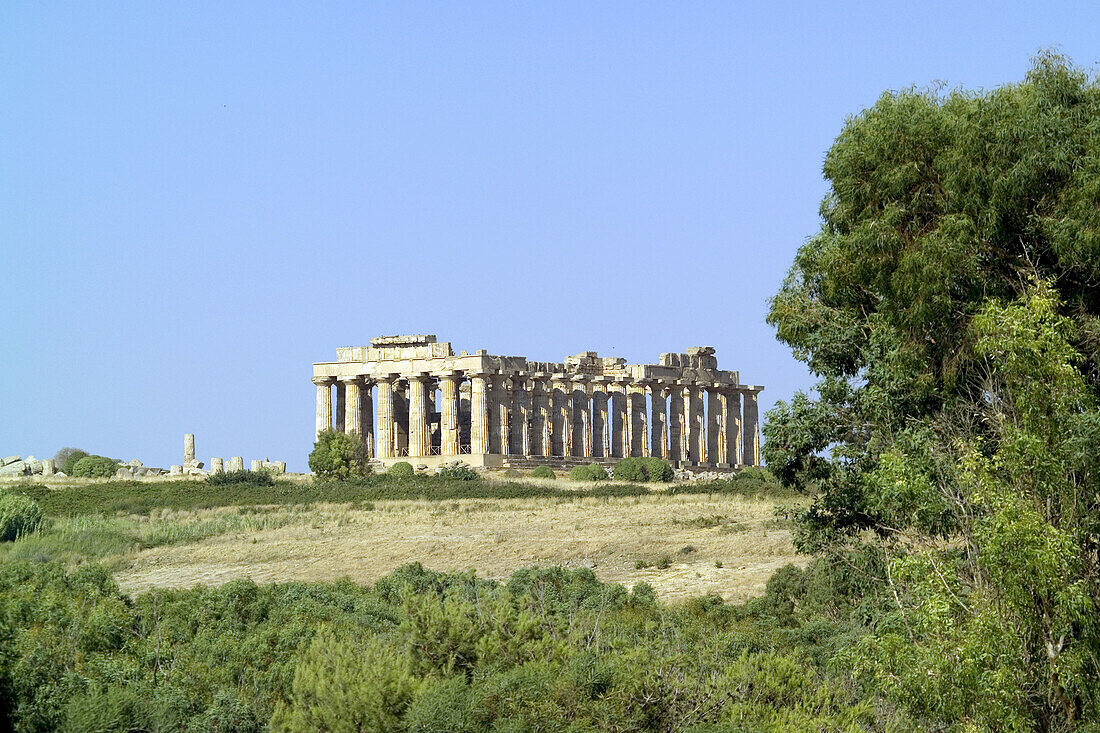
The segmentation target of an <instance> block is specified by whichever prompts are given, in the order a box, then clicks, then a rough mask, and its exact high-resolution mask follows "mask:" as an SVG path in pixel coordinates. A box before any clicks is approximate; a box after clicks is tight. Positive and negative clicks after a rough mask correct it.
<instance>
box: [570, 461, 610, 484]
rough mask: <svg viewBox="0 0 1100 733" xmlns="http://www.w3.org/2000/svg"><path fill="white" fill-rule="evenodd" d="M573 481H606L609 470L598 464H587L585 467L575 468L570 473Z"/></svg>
mask: <svg viewBox="0 0 1100 733" xmlns="http://www.w3.org/2000/svg"><path fill="white" fill-rule="evenodd" d="M569 478H570V480H572V481H606V480H607V478H608V476H607V469H605V468H604V467H603V466H601V465H600V464H598V463H587V464H585V465H583V466H574V467H573V470H571V471H570V472H569Z"/></svg>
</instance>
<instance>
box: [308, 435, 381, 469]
mask: <svg viewBox="0 0 1100 733" xmlns="http://www.w3.org/2000/svg"><path fill="white" fill-rule="evenodd" d="M309 470H310V471H312V472H313V474H314V475H315V476H321V477H324V478H350V477H352V476H365V475H367V474H368V473H370V464H369V463H368V462H367V449H366V447H365V446H364V445H363V441H362V439H361V438H360V437H359V435H358V434H356V433H343V432H340V431H339V430H322V431H321V432H320V433H319V434H318V435H317V442H315V443H314V444H313V451H312V452H311V453H310V454H309Z"/></svg>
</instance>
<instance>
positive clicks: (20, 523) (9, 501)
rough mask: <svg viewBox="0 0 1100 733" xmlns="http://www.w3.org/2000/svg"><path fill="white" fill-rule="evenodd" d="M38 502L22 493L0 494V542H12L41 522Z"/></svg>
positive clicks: (34, 528)
mask: <svg viewBox="0 0 1100 733" xmlns="http://www.w3.org/2000/svg"><path fill="white" fill-rule="evenodd" d="M43 521H44V520H43V517H42V509H41V508H39V506H38V503H37V502H35V501H34V500H33V499H30V498H28V497H26V496H23V495H22V494H7V493H4V494H0V542H12V541H14V540H17V539H19V538H20V537H22V536H23V535H25V534H30V533H31V532H33V531H35V530H36V529H38V528H39V527H40V526H41V525H42V522H43Z"/></svg>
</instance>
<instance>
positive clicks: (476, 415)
mask: <svg viewBox="0 0 1100 733" xmlns="http://www.w3.org/2000/svg"><path fill="white" fill-rule="evenodd" d="M469 377H470V453H472V454H473V455H485V454H486V453H488V452H489V380H488V377H487V376H486V375H485V374H482V373H480V372H475V373H471V374H470V375H469Z"/></svg>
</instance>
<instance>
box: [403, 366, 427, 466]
mask: <svg viewBox="0 0 1100 733" xmlns="http://www.w3.org/2000/svg"><path fill="white" fill-rule="evenodd" d="M408 379H409V456H410V457H414V458H422V457H424V456H426V455H428V438H429V435H428V402H427V384H426V382H425V379H424V377H423V376H422V375H410V376H409V378H408Z"/></svg>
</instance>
